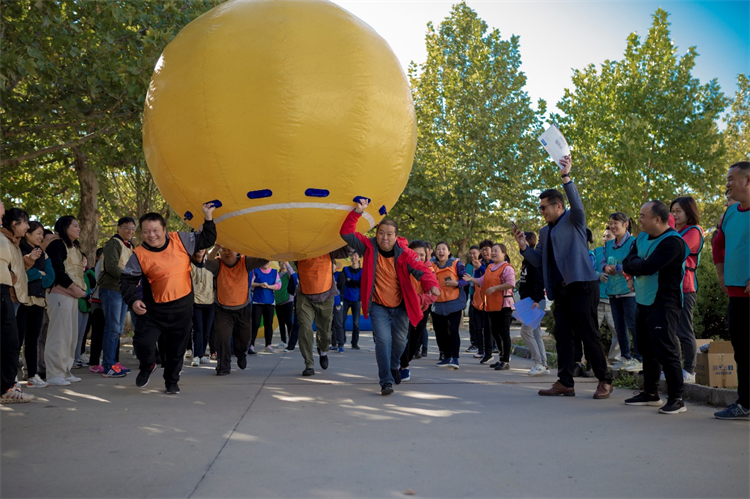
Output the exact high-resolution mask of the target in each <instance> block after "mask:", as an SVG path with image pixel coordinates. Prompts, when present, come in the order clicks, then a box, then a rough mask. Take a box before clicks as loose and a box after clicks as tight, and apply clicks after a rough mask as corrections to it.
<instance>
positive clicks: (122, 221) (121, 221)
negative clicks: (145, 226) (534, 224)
mask: <svg viewBox="0 0 750 499" xmlns="http://www.w3.org/2000/svg"><path fill="white" fill-rule="evenodd" d="M127 223H131V224H133V225H135V220H134V219H133V217H122V218H121V219H119V220H118V221H117V226H118V227H119V226H121V225H125V224H127Z"/></svg>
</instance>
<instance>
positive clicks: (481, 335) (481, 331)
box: [469, 305, 492, 355]
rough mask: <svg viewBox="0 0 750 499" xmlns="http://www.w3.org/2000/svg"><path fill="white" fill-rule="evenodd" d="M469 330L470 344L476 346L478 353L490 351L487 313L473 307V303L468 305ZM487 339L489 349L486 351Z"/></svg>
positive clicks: (490, 334) (489, 352)
mask: <svg viewBox="0 0 750 499" xmlns="http://www.w3.org/2000/svg"><path fill="white" fill-rule="evenodd" d="M472 331H473V332H472ZM469 332H470V335H471V338H472V339H471V341H472V345H474V346H475V347H477V349H478V350H479V352H478V353H480V354H483V353H485V352H486V353H487V354H488V355H489V354H491V353H492V332H491V330H490V324H489V321H488V320H487V313H486V312H485V311H484V310H479V309H478V308H474V305H469ZM488 339H489V341H490V346H489V351H487V346H486V343H487V340H488Z"/></svg>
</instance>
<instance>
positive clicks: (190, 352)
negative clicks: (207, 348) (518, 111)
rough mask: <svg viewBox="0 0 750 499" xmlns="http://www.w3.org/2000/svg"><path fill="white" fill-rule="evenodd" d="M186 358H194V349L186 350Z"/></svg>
mask: <svg viewBox="0 0 750 499" xmlns="http://www.w3.org/2000/svg"><path fill="white" fill-rule="evenodd" d="M185 358H186V359H192V358H193V351H192V350H185Z"/></svg>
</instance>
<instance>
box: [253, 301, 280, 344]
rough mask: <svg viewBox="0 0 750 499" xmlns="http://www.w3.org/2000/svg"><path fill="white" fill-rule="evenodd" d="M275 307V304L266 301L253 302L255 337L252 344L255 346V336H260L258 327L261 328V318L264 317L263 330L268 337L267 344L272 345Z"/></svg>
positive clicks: (266, 337)
mask: <svg viewBox="0 0 750 499" xmlns="http://www.w3.org/2000/svg"><path fill="white" fill-rule="evenodd" d="M274 309H275V307H274V306H273V304H270V305H267V304H265V303H253V305H252V314H253V338H252V340H251V341H250V344H251V345H253V346H255V338H257V337H258V329H260V320H261V318H262V319H263V332H264V335H265V339H266V346H268V345H270V344H271V342H272V341H273V312H274Z"/></svg>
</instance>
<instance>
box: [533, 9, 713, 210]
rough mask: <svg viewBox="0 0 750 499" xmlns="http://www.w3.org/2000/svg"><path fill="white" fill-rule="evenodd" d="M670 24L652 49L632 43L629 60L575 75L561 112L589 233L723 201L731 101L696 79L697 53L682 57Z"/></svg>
mask: <svg viewBox="0 0 750 499" xmlns="http://www.w3.org/2000/svg"><path fill="white" fill-rule="evenodd" d="M667 18H668V14H667V13H666V12H665V11H664V10H662V9H658V10H657V11H656V13H655V14H654V15H653V24H652V26H651V28H650V29H649V32H648V36H647V37H646V39H645V40H643V41H642V40H641V38H640V37H639V36H638V35H637V34H636V33H632V34H631V35H630V36H629V37H628V42H627V48H626V49H625V54H624V58H623V59H622V60H620V61H609V60H607V61H605V62H604V63H603V64H602V65H601V67H600V68H597V67H596V66H594V65H593V64H592V65H589V66H587V67H586V68H584V69H583V70H576V71H574V73H573V85H574V88H573V90H570V89H566V91H565V94H564V97H563V99H562V100H561V101H560V103H559V104H558V108H559V109H560V110H561V111H562V113H563V114H562V115H555V116H554V119H555V120H556V121H557V123H558V124H559V125H560V128H561V130H562V131H563V133H564V134H565V135H566V137H567V138H568V141H569V142H570V144H571V147H572V149H573V162H574V173H575V177H576V179H577V182H576V183H577V185H578V187H579V190H580V192H581V196H582V197H583V199H584V203H585V205H586V209H587V213H588V216H589V222H590V223H593V221H600V220H606V218H607V217H608V215H609V214H610V213H611V212H613V211H624V212H625V213H628V214H629V215H631V216H632V217H634V218H637V213H638V209H639V208H640V206H641V205H642V204H643V203H644V202H646V201H648V200H651V199H661V200H663V201H665V202H667V203H669V202H670V201H671V200H672V199H674V198H675V197H677V196H678V195H696V193H701V192H715V193H718V192H723V189H722V188H721V186H722V182H723V180H722V179H723V177H724V175H725V165H724V164H723V162H722V159H723V142H722V140H721V139H722V137H721V134H720V133H719V131H718V128H717V126H716V120H717V118H718V116H719V114H720V113H721V112H722V111H723V110H724V108H725V107H726V104H727V100H726V99H725V98H724V95H723V94H722V93H721V91H720V88H719V85H718V83H717V81H716V80H715V79H714V80H711V81H710V82H708V83H706V84H701V83H700V81H699V80H698V79H697V78H694V77H693V76H692V74H691V72H692V70H693V67H694V66H695V58H696V57H697V56H698V53H697V51H696V48H695V47H690V48H689V49H688V50H687V51H686V53H685V54H684V55H683V56H682V57H679V56H678V55H677V47H675V45H674V44H673V42H672V40H671V39H670V34H669V29H668V27H669V22H668V20H667ZM545 175H550V176H551V175H552V174H551V173H548V172H546V173H545Z"/></svg>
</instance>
